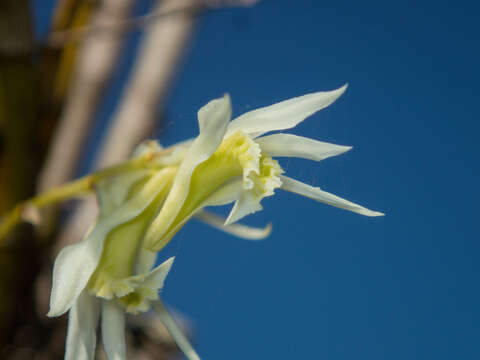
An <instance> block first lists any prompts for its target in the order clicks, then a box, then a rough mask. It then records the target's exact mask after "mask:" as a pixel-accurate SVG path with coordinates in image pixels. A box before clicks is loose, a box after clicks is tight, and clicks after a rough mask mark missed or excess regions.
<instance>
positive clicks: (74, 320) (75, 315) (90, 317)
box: [65, 291, 100, 360]
mask: <svg viewBox="0 0 480 360" xmlns="http://www.w3.org/2000/svg"><path fill="white" fill-rule="evenodd" d="M99 314H100V301H99V300H98V299H97V298H95V297H94V296H90V295H89V294H88V293H87V292H86V291H83V292H82V293H81V294H80V295H79V296H78V298H77V301H76V302H75V304H74V305H73V307H72V308H71V309H70V312H69V314H68V330H67V340H66V345H65V360H93V359H94V356H95V347H96V345H97V325H98V318H99Z"/></svg>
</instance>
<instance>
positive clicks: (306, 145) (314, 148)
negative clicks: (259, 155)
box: [255, 134, 352, 161]
mask: <svg viewBox="0 0 480 360" xmlns="http://www.w3.org/2000/svg"><path fill="white" fill-rule="evenodd" d="M255 142H256V143H257V144H258V145H260V147H261V149H262V152H264V153H266V154H268V155H270V156H273V157H275V156H288V157H297V158H303V159H309V160H315V161H321V160H324V159H326V158H329V157H331V156H337V155H340V154H342V153H344V152H346V151H348V150H350V149H351V148H352V147H351V146H342V145H335V144H330V143H327V142H323V141H317V140H313V139H309V138H306V137H303V136H297V135H292V134H273V135H269V136H263V137H260V138H257V139H255Z"/></svg>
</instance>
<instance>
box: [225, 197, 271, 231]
mask: <svg viewBox="0 0 480 360" xmlns="http://www.w3.org/2000/svg"><path fill="white" fill-rule="evenodd" d="M262 209H263V207H262V205H261V204H260V201H259V200H258V198H256V197H254V196H253V195H252V194H251V193H250V192H242V193H241V194H240V197H239V198H238V199H237V201H236V202H235V205H233V208H232V210H231V211H230V214H228V217H227V220H225V225H226V226H227V225H230V224H233V223H234V222H236V221H238V220H240V219H241V218H243V217H245V216H247V215H249V214H253V213H254V212H257V211H260V210H262Z"/></svg>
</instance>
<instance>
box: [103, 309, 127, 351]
mask: <svg viewBox="0 0 480 360" xmlns="http://www.w3.org/2000/svg"><path fill="white" fill-rule="evenodd" d="M102 341H103V347H104V349H105V353H106V354H107V359H108V360H125V358H126V356H125V353H126V346H125V312H124V310H123V309H122V308H121V307H120V306H119V305H118V304H116V303H115V302H114V301H102Z"/></svg>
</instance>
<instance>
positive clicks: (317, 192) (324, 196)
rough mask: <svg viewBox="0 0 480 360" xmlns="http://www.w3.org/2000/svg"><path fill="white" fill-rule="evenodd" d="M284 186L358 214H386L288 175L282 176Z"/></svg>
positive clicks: (285, 188) (297, 192)
mask: <svg viewBox="0 0 480 360" xmlns="http://www.w3.org/2000/svg"><path fill="white" fill-rule="evenodd" d="M281 179H282V186H281V189H283V190H286V191H290V192H293V193H296V194H299V195H302V196H306V197H308V198H310V199H313V200H317V201H319V202H322V203H325V204H328V205H331V206H335V207H338V208H340V209H344V210H349V211H352V212H354V213H357V214H361V215H365V216H383V215H385V214H383V213H381V212H378V211H372V210H369V209H367V208H364V207H363V206H360V205H358V204H354V203H352V202H350V201H348V200H345V199H342V198H341V197H338V196H336V195H333V194H330V193H328V192H326V191H323V190H321V189H320V188H318V187H313V186H310V185H307V184H304V183H302V182H300V181H297V180H294V179H291V178H288V177H286V176H281Z"/></svg>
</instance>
